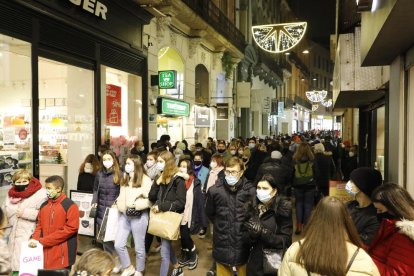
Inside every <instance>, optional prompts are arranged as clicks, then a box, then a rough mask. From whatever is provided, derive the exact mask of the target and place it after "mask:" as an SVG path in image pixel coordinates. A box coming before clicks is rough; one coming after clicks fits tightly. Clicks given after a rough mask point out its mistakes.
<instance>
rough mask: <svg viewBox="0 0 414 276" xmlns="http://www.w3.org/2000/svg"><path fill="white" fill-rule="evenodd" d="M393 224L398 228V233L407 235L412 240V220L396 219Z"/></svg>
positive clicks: (413, 238) (413, 237)
mask: <svg viewBox="0 0 414 276" xmlns="http://www.w3.org/2000/svg"><path fill="white" fill-rule="evenodd" d="M395 226H396V227H397V228H398V229H400V231H399V232H400V233H401V234H404V235H406V236H407V237H409V238H410V239H411V240H412V241H414V221H412V220H407V219H402V220H401V221H397V222H396V223H395Z"/></svg>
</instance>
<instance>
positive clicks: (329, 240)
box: [296, 196, 363, 276]
mask: <svg viewBox="0 0 414 276" xmlns="http://www.w3.org/2000/svg"><path fill="white" fill-rule="evenodd" d="M347 240H348V241H349V242H351V243H353V244H354V245H356V246H358V247H362V246H363V245H362V241H361V239H360V238H359V235H358V232H357V230H356V228H355V226H354V223H353V222H352V219H351V216H350V214H349V213H348V211H347V209H346V208H345V206H344V204H343V203H342V202H341V201H340V200H339V199H337V198H334V197H330V196H327V197H325V198H323V199H322V200H321V201H320V202H319V203H318V205H317V206H316V208H315V210H314V211H313V212H312V215H311V218H310V220H309V223H308V225H306V228H305V231H304V241H303V244H302V245H301V246H300V248H299V251H298V254H297V255H296V262H297V263H300V264H302V265H303V266H304V267H305V268H306V270H307V271H309V272H314V273H318V274H321V275H335V276H345V274H346V266H347V260H348V250H347V245H346V243H347Z"/></svg>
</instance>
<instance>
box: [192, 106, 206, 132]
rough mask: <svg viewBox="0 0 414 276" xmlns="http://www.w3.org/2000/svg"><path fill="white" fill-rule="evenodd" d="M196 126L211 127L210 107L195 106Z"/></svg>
mask: <svg viewBox="0 0 414 276" xmlns="http://www.w3.org/2000/svg"><path fill="white" fill-rule="evenodd" d="M194 111H195V123H194V126H195V127H210V108H208V107H204V106H195V108H194Z"/></svg>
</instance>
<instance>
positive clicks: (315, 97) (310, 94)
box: [306, 90, 328, 103]
mask: <svg viewBox="0 0 414 276" xmlns="http://www.w3.org/2000/svg"><path fill="white" fill-rule="evenodd" d="M327 95H328V91H326V90H320V91H316V90H313V91H306V97H307V98H308V100H309V101H311V102H314V103H320V102H322V101H323V100H324V99H325V98H326V96H327Z"/></svg>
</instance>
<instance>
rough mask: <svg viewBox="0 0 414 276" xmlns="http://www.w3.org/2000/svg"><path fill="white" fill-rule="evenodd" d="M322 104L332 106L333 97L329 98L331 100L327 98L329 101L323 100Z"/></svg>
mask: <svg viewBox="0 0 414 276" xmlns="http://www.w3.org/2000/svg"><path fill="white" fill-rule="evenodd" d="M321 104H322V105H323V106H324V107H331V106H332V99H329V100H327V101H322V102H321Z"/></svg>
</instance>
